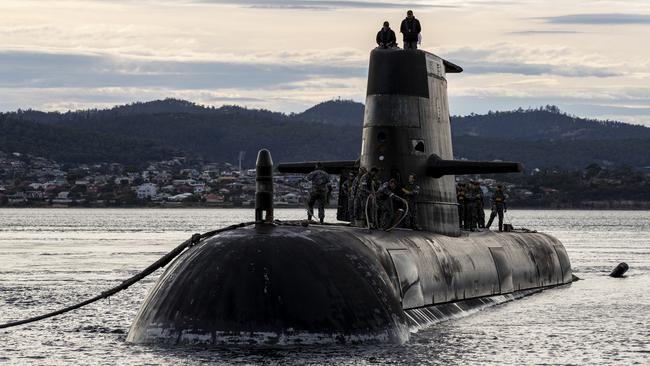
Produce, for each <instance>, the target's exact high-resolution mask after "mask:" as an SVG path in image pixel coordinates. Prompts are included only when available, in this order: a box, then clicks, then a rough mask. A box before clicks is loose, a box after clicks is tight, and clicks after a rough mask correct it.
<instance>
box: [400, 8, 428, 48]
mask: <svg viewBox="0 0 650 366" xmlns="http://www.w3.org/2000/svg"><path fill="white" fill-rule="evenodd" d="M399 31H400V33H402V35H403V36H404V49H405V50H417V49H418V40H419V38H420V32H421V31H422V27H421V26H420V21H419V20H417V19H416V18H415V17H414V16H413V10H409V11H407V12H406V18H405V19H404V20H402V24H401V25H400V27H399Z"/></svg>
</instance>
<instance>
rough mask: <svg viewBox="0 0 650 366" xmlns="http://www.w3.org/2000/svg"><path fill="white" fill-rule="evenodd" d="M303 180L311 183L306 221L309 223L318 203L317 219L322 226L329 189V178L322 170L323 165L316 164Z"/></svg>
mask: <svg viewBox="0 0 650 366" xmlns="http://www.w3.org/2000/svg"><path fill="white" fill-rule="evenodd" d="M305 179H306V180H308V181H310V182H311V190H310V192H309V201H308V202H307V205H308V206H309V209H308V211H307V219H308V220H310V221H311V218H312V216H313V215H314V205H315V204H316V203H318V219H319V220H320V223H321V224H322V223H323V222H324V221H325V204H326V202H327V195H328V191H329V189H330V176H329V174H327V173H326V172H325V171H324V170H323V164H321V163H316V169H315V170H314V171H313V172H311V173H309V174H307V176H306V177H305Z"/></svg>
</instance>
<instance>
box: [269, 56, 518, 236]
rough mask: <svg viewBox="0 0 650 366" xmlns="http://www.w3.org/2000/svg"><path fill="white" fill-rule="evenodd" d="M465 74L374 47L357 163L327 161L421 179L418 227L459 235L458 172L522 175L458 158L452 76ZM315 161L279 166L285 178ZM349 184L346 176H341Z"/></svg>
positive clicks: (330, 166)
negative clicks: (453, 128) (454, 142)
mask: <svg viewBox="0 0 650 366" xmlns="http://www.w3.org/2000/svg"><path fill="white" fill-rule="evenodd" d="M462 71H463V69H462V68H461V67H460V66H458V65H455V64H453V63H451V62H449V61H446V60H444V59H442V58H440V57H438V56H436V55H434V54H432V53H429V52H425V51H422V50H401V49H398V48H388V49H380V48H377V49H375V50H373V51H372V52H371V53H370V65H369V68H368V88H367V95H366V109H365V115H364V121H363V140H362V144H361V154H360V160H359V162H355V161H335V162H325V163H324V169H325V170H326V171H327V172H329V173H331V174H339V173H341V172H342V171H345V170H348V169H354V168H355V167H358V166H359V164H360V165H361V166H364V167H366V168H368V169H370V168H371V167H377V168H378V169H379V179H380V180H381V181H386V180H388V179H390V178H396V179H397V180H398V181H399V182H402V183H405V182H406V180H407V179H408V175H409V174H411V173H414V174H416V175H417V177H418V178H417V183H418V185H419V186H420V188H421V190H420V194H419V195H418V199H417V202H416V204H417V206H418V207H417V212H418V219H417V221H418V224H419V225H420V227H422V229H423V230H425V231H430V232H435V233H440V234H444V235H449V236H459V235H460V229H459V223H458V206H457V203H456V187H455V179H454V174H482V173H509V172H520V171H522V169H523V167H522V165H521V164H519V163H512V162H480V161H467V160H460V161H457V160H453V155H454V154H453V150H452V142H451V125H450V119H449V102H448V98H447V74H450V73H460V72H462ZM314 164H315V162H306V163H285V164H280V165H279V171H280V172H283V173H306V172H308V171H310V170H312V169H313V167H314ZM341 178H342V179H345V174H343V175H341Z"/></svg>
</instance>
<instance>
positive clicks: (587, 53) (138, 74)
mask: <svg viewBox="0 0 650 366" xmlns="http://www.w3.org/2000/svg"><path fill="white" fill-rule="evenodd" d="M554 5H558V6H554ZM409 8H412V9H413V10H414V12H415V16H416V17H417V18H418V19H420V21H421V22H422V26H423V33H422V34H423V44H422V49H424V50H427V51H430V52H433V53H435V54H438V55H440V56H441V57H443V58H445V59H448V60H450V61H452V62H454V63H457V64H459V65H460V66H462V67H464V69H465V71H464V72H463V73H462V74H459V75H450V76H449V77H448V81H449V88H448V90H449V98H450V101H449V104H450V111H451V113H452V114H453V115H460V116H462V115H469V114H471V113H476V114H484V113H487V112H488V111H490V110H491V111H507V110H516V109H517V108H519V107H521V108H527V107H534V106H544V105H556V106H558V107H559V108H560V109H561V110H562V111H564V112H565V113H567V114H570V115H575V116H582V117H584V118H589V119H598V120H611V121H621V122H626V123H632V124H641V125H645V126H650V87H648V84H649V83H648V81H650V62H648V61H647V60H648V58H649V57H650V51H648V50H645V49H642V48H640V47H639V46H638V45H639V44H643V43H644V40H645V37H644V36H645V34H647V31H648V27H649V26H650V4H640V3H637V2H635V1H631V0H612V1H608V2H597V3H593V2H589V1H587V0H577V1H575V2H571V3H570V4H567V3H566V2H561V1H559V0H552V1H551V2H550V3H549V2H548V1H541V0H526V1H522V2H517V3H512V2H502V1H490V0H470V1H460V0H443V1H438V2H431V1H420V0H418V1H414V2H404V1H395V2H390V3H389V2H385V1H379V2H367V1H334V0H283V1H271V0H246V1H229V0H183V1H171V0H149V1H146V2H134V1H130V0H109V1H106V0H104V1H100V0H49V1H44V0H20V1H19V0H5V1H3V4H2V5H0V9H1V10H2V11H0V24H1V25H0V40H1V41H2V42H1V43H0V44H2V46H0V66H1V67H0V75H2V78H0V80H1V81H0V100H1V101H0V111H15V110H18V109H25V110H26V109H34V110H43V111H62V112H65V111H67V110H79V109H93V108H98V109H103V108H110V107H112V106H116V105H121V104H127V103H133V102H134V101H136V100H156V99H164V98H166V97H170V98H178V99H183V100H192V101H195V103H197V104H202V105H207V106H214V107H219V106H223V105H240V106H244V107H246V108H252V109H267V110H272V111H279V112H283V113H292V112H293V113H300V112H302V111H304V110H306V109H308V108H309V107H311V106H313V105H316V104H318V103H319V102H321V101H327V100H331V99H333V98H336V97H341V98H343V99H351V100H353V101H355V102H359V103H365V87H366V85H365V84H366V75H367V63H368V54H369V52H370V50H371V49H372V48H373V47H374V35H375V33H376V32H377V30H378V29H379V26H380V23H381V22H383V20H389V21H390V22H391V25H392V28H393V29H395V30H397V31H398V28H399V21H400V20H401V19H402V18H403V17H404V13H405V11H406V10H407V9H409ZM555 9H559V10H555ZM333 21H335V26H332V23H333ZM400 38H401V37H400V35H399V34H398V43H400V45H401V43H402V42H401V39H400Z"/></svg>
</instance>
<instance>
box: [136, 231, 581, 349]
mask: <svg viewBox="0 0 650 366" xmlns="http://www.w3.org/2000/svg"><path fill="white" fill-rule="evenodd" d="M571 274H572V273H571V266H570V263H569V260H568V257H567V255H566V252H565V250H564V247H563V246H562V244H561V243H560V242H559V241H557V240H556V239H555V238H553V237H551V236H548V235H545V234H539V233H493V232H483V233H471V234H466V235H463V236H461V237H449V236H444V235H440V234H433V233H424V232H416V231H410V230H394V231H392V232H380V231H375V232H368V231H367V230H365V229H360V228H349V227H337V226H310V227H290V226H279V227H264V228H249V229H241V230H236V231H232V232H228V233H224V234H220V235H218V236H215V237H214V238H212V239H210V240H207V241H205V242H203V243H201V244H199V245H198V246H196V247H193V248H191V249H189V251H188V252H187V253H185V254H184V255H182V256H181V257H180V258H178V259H177V260H176V261H174V262H173V263H172V264H171V265H170V266H169V268H167V270H166V271H165V273H164V274H163V275H162V276H161V277H160V279H159V280H158V282H157V284H156V285H155V287H154V288H153V289H152V290H151V291H150V293H149V295H148V296H147V299H146V300H145V302H144V304H143V306H142V308H141V309H140V311H139V313H138V315H137V316H136V319H135V321H134V323H133V325H132V327H131V329H130V331H129V335H128V337H127V340H128V341H130V342H134V343H163V344H210V345H221V344H263V345H266V344H296V343H365V342H391V343H403V342H405V341H407V340H408V337H409V329H412V328H413V327H414V326H415V324H419V323H418V322H417V321H415V322H414V320H413V319H414V318H413V317H414V316H416V317H417V316H418V315H417V314H426V311H430V310H431V309H436V308H438V309H442V308H444V306H445V304H451V303H459V304H472V303H476V304H477V305H480V304H486V303H489V302H490V301H489V300H485V299H487V298H490V297H494V296H495V295H508V296H515V294H517V293H524V292H526V291H529V290H535V289H543V288H547V287H552V286H558V285H563V284H567V283H570V282H571ZM482 298H484V300H477V299H482ZM427 309H429V310H427ZM459 309H462V308H459ZM434 313H435V312H434ZM414 314H415V315H414ZM432 320H435V319H432Z"/></svg>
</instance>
